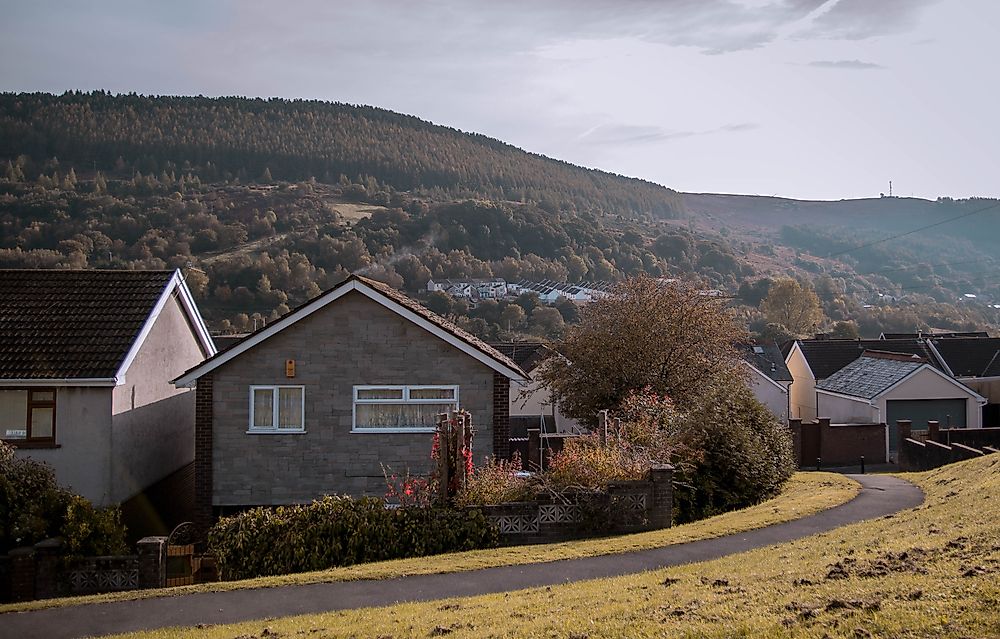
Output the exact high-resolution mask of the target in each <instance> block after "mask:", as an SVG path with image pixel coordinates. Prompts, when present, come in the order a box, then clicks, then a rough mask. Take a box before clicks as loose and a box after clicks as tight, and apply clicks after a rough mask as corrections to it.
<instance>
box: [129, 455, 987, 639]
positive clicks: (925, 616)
mask: <svg viewBox="0 0 1000 639" xmlns="http://www.w3.org/2000/svg"><path fill="white" fill-rule="evenodd" d="M905 477H906V478H907V479H909V480H911V481H914V482H915V483H917V484H919V485H920V486H921V487H922V488H923V489H924V491H925V492H926V494H927V500H926V502H925V503H924V504H923V505H921V506H919V507H917V508H915V509H912V510H909V511H904V512H901V513H897V514H895V515H889V516H886V517H883V518H880V519H877V520H874V521H870V522H864V523H860V524H854V525H851V526H846V527H843V528H840V529H837V530H835V531H831V532H829V533H823V534H820V535H815V536H813V537H809V538H806V539H802V540H798V541H795V542H792V543H788V544H782V545H779V546H774V547H771V548H765V549H760V550H755V551H751V552H748V553H743V554H740V555H734V556H731V557H727V558H723V559H718V560H714V561H709V562H704V563H699V564H689V565H687V566H681V567H675V568H668V569H663V570H658V571H652V572H648V573H644V574H640V575H634V576H629V577H618V578H613V579H602V580H594V581H587V582H580V583H576V584H569V585H565V586H553V587H551V588H537V589H530V590H524V591H519V592H514V593H505V594H501V595H489V596H481V597H472V598H462V599H452V600H444V601H435V602H429V603H421V604H406V605H398V606H392V607H387V608H379V609H364V610H354V611H346V612H337V613H328V614H320V615H306V616H301V617H289V618H283V619H276V620H268V621H266V622H261V621H257V622H250V623H241V624H234V625H227V626H213V627H207V628H202V629H176V628H175V629H170V630H161V631H155V632H150V633H141V634H137V635H130V636H133V637H141V638H142V639H161V638H166V637H177V636H186V637H197V638H199V639H216V638H218V639H222V638H225V639H232V638H233V637H238V636H242V637H245V638H247V639H249V638H250V637H264V636H282V637H289V636H297V635H302V636H315V637H331V638H332V637H384V638H388V637H394V638H401V637H434V636H445V635H447V636H448V637H456V638H458V637H476V638H479V637H482V638H485V637H562V638H569V637H575V638H577V639H583V638H585V637H587V638H595V637H629V638H632V637H664V636H667V637H831V638H832V637H849V638H852V639H863V638H865V637H913V638H916V637H956V638H958V637H963V638H976V637H998V636H1000V455H992V456H990V457H984V458H982V459H978V460H972V461H968V462H963V463H961V464H955V465H952V466H948V467H944V468H940V469H937V470H934V471H930V472H927V473H920V474H911V475H906V476H905ZM275 633H277V634H275Z"/></svg>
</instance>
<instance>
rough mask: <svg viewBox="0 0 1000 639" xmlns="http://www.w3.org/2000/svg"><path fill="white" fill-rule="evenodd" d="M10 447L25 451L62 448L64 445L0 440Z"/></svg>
mask: <svg viewBox="0 0 1000 639" xmlns="http://www.w3.org/2000/svg"><path fill="white" fill-rule="evenodd" d="M0 441H2V442H3V443H5V444H7V445H8V446H13V447H14V448H25V449H28V448H30V449H36V450H37V449H44V448H62V444H56V443H53V442H30V441H24V440H23V439H4V440H0Z"/></svg>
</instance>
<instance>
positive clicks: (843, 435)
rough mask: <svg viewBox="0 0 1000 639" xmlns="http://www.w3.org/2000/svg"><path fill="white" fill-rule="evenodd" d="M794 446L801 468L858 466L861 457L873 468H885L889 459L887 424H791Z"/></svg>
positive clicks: (798, 421)
mask: <svg viewBox="0 0 1000 639" xmlns="http://www.w3.org/2000/svg"><path fill="white" fill-rule="evenodd" d="M788 426H789V428H790V429H791V431H792V445H793V446H794V448H795V457H796V459H797V460H798V464H799V467H800V468H815V467H816V464H817V461H816V460H817V459H818V460H820V461H819V463H820V465H821V466H825V467H831V466H855V465H858V464H860V463H861V457H864V458H865V461H866V462H867V463H869V464H883V463H885V462H886V460H887V459H888V457H887V451H886V446H887V444H888V439H887V437H888V435H887V427H886V425H885V424H831V423H830V420H829V419H828V418H821V419H819V420H817V421H814V422H803V421H802V420H801V419H790V420H788Z"/></svg>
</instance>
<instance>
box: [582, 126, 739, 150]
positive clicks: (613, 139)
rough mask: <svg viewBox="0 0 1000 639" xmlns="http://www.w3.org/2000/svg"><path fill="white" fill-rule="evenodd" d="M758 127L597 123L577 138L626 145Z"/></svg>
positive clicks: (736, 131) (590, 142)
mask: <svg viewBox="0 0 1000 639" xmlns="http://www.w3.org/2000/svg"><path fill="white" fill-rule="evenodd" d="M757 127H758V125H757V124H755V123H753V122H740V123H736V124H727V125H725V126H720V127H717V128H714V129H706V130H702V131H690V130H688V131H684V130H681V131H674V130H670V129H665V128H663V127H658V126H646V125H634V124H599V125H597V126H594V127H591V128H589V129H587V130H586V131H584V132H583V133H581V134H580V135H579V136H578V139H579V140H580V141H581V142H583V143H584V144H590V145H595V146H597V145H602V146H603V145H610V146H627V145H633V144H648V143H651V142H666V141H670V140H680V139H683V138H691V137H695V136H701V135H712V134H715V133H740V132H743V131H752V130H753V129H756V128H757Z"/></svg>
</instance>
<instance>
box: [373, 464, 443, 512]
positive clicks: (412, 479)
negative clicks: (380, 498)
mask: <svg viewBox="0 0 1000 639" xmlns="http://www.w3.org/2000/svg"><path fill="white" fill-rule="evenodd" d="M382 474H383V475H384V476H385V487H386V489H385V500H386V502H387V503H389V504H393V505H397V506H399V507H401V508H411V507H420V508H422V507H425V506H430V505H431V504H432V503H433V502H434V493H435V492H436V491H435V487H434V483H433V481H432V480H431V479H428V478H426V477H419V476H414V475H411V474H410V471H409V469H407V470H406V473H404V474H403V475H402V476H400V475H399V474H398V473H394V472H392V471H391V470H390V469H388V468H387V467H385V466H382Z"/></svg>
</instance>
